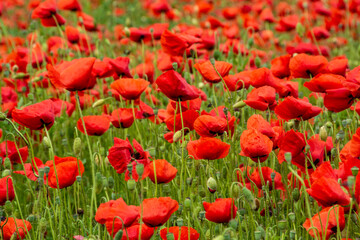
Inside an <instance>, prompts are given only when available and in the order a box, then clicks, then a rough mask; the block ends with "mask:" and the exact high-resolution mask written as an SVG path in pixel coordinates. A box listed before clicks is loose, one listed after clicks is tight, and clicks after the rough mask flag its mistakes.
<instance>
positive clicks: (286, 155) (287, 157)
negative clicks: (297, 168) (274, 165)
mask: <svg viewBox="0 0 360 240" xmlns="http://www.w3.org/2000/svg"><path fill="white" fill-rule="evenodd" d="M284 156H285V160H286V161H287V162H288V163H289V164H290V163H291V159H292V157H291V152H286V153H285V154H284Z"/></svg>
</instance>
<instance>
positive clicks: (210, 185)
mask: <svg viewBox="0 0 360 240" xmlns="http://www.w3.org/2000/svg"><path fill="white" fill-rule="evenodd" d="M207 187H208V189H209V191H210V192H211V193H214V192H216V190H217V182H216V180H215V179H214V178H212V177H210V178H209V179H208V180H207Z"/></svg>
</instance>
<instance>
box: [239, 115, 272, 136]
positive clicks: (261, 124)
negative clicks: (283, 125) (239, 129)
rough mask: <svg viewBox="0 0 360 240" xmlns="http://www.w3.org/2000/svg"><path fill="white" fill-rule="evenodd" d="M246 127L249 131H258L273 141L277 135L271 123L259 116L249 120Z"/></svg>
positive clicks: (253, 116)
mask: <svg viewBox="0 0 360 240" xmlns="http://www.w3.org/2000/svg"><path fill="white" fill-rule="evenodd" d="M246 127H247V129H251V128H253V129H256V130H257V131H259V132H260V133H262V134H264V135H265V136H267V137H268V138H270V139H273V138H274V137H276V135H277V134H276V132H275V131H274V129H273V128H272V127H271V125H270V123H269V122H267V121H266V120H265V119H264V118H263V117H262V116H261V115H259V114H254V115H252V116H251V117H250V118H249V119H248V121H247V125H246Z"/></svg>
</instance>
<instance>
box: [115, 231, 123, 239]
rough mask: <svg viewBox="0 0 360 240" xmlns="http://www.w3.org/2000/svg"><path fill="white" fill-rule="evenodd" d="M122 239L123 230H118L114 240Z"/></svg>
mask: <svg viewBox="0 0 360 240" xmlns="http://www.w3.org/2000/svg"><path fill="white" fill-rule="evenodd" d="M122 237H123V230H122V229H120V230H119V231H118V232H117V233H116V235H115V238H114V240H120V239H122Z"/></svg>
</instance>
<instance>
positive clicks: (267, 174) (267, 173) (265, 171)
mask: <svg viewBox="0 0 360 240" xmlns="http://www.w3.org/2000/svg"><path fill="white" fill-rule="evenodd" d="M272 173H275V178H274V182H273V180H272V178H271V174H272ZM261 174H262V177H261V176H260V172H259V169H258V168H256V169H255V171H254V172H253V173H252V174H251V176H250V179H251V180H252V181H253V182H254V183H255V184H256V186H257V187H258V188H259V189H262V186H263V182H262V179H264V184H265V185H266V184H268V186H269V190H270V191H271V190H274V187H275V189H280V190H284V185H283V183H282V181H281V174H280V173H278V172H276V171H275V170H273V169H271V168H269V167H261Z"/></svg>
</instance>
